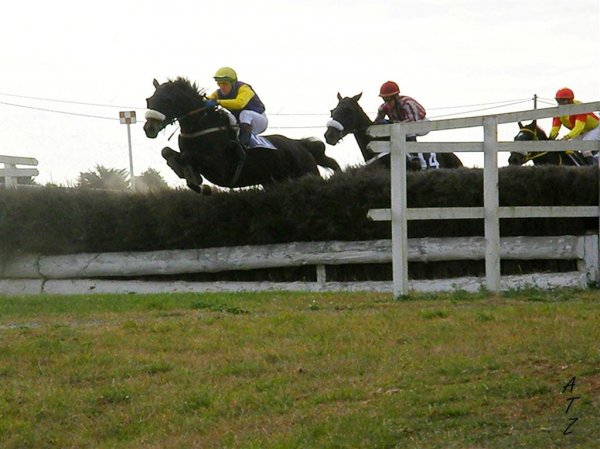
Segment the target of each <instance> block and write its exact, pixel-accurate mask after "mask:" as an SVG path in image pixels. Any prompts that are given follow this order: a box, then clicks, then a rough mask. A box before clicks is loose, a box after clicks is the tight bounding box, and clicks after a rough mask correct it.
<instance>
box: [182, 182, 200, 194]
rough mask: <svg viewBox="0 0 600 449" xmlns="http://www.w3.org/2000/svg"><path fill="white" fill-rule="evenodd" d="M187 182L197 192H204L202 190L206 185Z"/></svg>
mask: <svg viewBox="0 0 600 449" xmlns="http://www.w3.org/2000/svg"><path fill="white" fill-rule="evenodd" d="M186 184H187V186H188V187H189V188H190V189H192V190H193V191H194V192H196V193H203V192H202V190H203V187H204V186H202V187H200V186H199V185H198V184H192V183H191V182H186Z"/></svg>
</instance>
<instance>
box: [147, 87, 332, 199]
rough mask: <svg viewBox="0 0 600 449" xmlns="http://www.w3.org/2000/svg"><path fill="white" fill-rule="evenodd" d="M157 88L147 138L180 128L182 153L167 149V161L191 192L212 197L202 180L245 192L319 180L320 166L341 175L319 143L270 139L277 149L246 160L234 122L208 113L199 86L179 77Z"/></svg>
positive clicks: (218, 112) (250, 155) (151, 100)
mask: <svg viewBox="0 0 600 449" xmlns="http://www.w3.org/2000/svg"><path fill="white" fill-rule="evenodd" d="M154 87H155V89H156V90H155V91H154V94H153V95H152V96H151V97H150V98H148V99H147V100H146V103H147V108H148V112H147V113H146V123H145V125H144V132H145V133H146V136H147V137H149V138H150V139H154V138H156V136H157V135H158V133H159V132H160V131H161V130H162V129H164V128H165V127H166V126H168V125H170V124H173V123H174V122H176V121H178V122H179V125H180V127H181V132H180V135H179V149H180V152H178V151H175V150H173V149H171V148H169V147H165V148H163V150H162V156H163V157H164V158H165V159H166V160H167V164H168V165H169V167H171V168H172V169H173V171H174V172H175V173H176V174H177V176H179V177H180V178H185V180H186V183H187V185H188V187H189V188H191V189H192V190H195V191H197V192H201V191H202V192H204V193H209V192H210V189H209V188H207V187H206V186H204V188H203V189H202V188H201V187H200V186H201V184H202V181H203V179H202V176H205V177H206V179H207V180H209V181H210V182H212V183H213V184H216V185H219V186H222V187H244V186H251V185H257V184H260V185H263V186H265V185H269V184H273V183H275V182H279V181H284V180H287V179H293V178H299V177H301V176H304V175H319V169H318V165H320V166H323V167H326V168H330V169H332V170H334V171H338V170H340V167H339V165H338V163H337V162H336V161H335V160H333V159H331V158H329V157H327V156H326V155H325V144H324V143H323V142H321V141H318V140H315V139H300V140H294V139H289V138H287V137H284V136H280V135H272V136H267V139H268V142H266V143H267V144H268V143H269V142H270V143H271V144H272V145H273V146H274V147H275V148H276V149H273V148H269V147H268V145H264V148H263V147H261V146H259V147H256V148H252V149H249V150H248V151H247V155H246V157H242V156H243V154H242V155H240V152H239V147H236V146H237V142H236V139H237V137H236V130H237V125H236V123H235V118H234V117H233V116H232V115H231V114H230V113H229V112H228V111H225V110H223V109H214V108H205V107H204V103H205V102H206V100H207V97H206V95H205V93H204V92H201V91H199V89H198V88H197V87H196V85H195V83H194V84H192V83H190V81H188V80H187V79H185V78H181V77H179V78H177V79H176V80H175V81H171V80H170V81H168V82H166V83H163V84H159V83H158V81H156V80H154ZM236 150H237V151H236Z"/></svg>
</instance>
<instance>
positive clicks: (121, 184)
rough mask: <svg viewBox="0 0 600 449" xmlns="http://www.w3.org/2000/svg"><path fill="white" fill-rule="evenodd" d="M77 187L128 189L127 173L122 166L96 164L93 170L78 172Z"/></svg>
mask: <svg viewBox="0 0 600 449" xmlns="http://www.w3.org/2000/svg"><path fill="white" fill-rule="evenodd" d="M77 187H82V188H85V189H106V190H127V189H129V173H128V172H127V170H126V169H124V168H122V169H117V168H106V167H104V166H102V165H96V167H95V171H89V172H81V173H79V177H78V178H77Z"/></svg>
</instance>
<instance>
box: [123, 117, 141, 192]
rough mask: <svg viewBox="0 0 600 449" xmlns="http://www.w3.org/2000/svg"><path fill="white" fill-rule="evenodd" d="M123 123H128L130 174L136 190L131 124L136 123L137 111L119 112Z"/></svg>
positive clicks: (133, 188)
mask: <svg viewBox="0 0 600 449" xmlns="http://www.w3.org/2000/svg"><path fill="white" fill-rule="evenodd" d="M119 120H120V121H121V125H127V143H128V145H129V174H130V176H131V181H130V183H131V190H135V176H134V175H133V153H132V151H131V126H130V125H131V124H132V123H136V121H137V120H136V118H135V111H121V112H119Z"/></svg>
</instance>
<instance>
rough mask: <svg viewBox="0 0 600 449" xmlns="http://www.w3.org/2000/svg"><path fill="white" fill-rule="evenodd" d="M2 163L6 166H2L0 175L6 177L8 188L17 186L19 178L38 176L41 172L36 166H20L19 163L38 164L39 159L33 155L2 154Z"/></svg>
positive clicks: (0, 158)
mask: <svg viewBox="0 0 600 449" xmlns="http://www.w3.org/2000/svg"><path fill="white" fill-rule="evenodd" d="M0 164H3V165H4V168H0V176H2V177H4V185H5V186H6V187H7V188H17V186H18V178H21V177H29V176H37V175H39V174H40V173H39V172H38V170H37V169H36V168H20V167H17V165H30V166H34V167H35V166H36V165H37V164H38V161H37V159H35V158H32V157H18V156H4V155H0Z"/></svg>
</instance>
